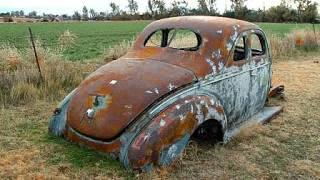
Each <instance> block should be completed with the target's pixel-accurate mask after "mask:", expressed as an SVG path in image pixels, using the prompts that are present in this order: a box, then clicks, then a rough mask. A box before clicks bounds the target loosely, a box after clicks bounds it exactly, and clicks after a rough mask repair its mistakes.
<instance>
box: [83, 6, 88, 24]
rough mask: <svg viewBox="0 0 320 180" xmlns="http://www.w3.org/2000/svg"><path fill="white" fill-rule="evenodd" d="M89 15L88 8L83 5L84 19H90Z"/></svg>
mask: <svg viewBox="0 0 320 180" xmlns="http://www.w3.org/2000/svg"><path fill="white" fill-rule="evenodd" d="M88 19H89V15H88V8H87V7H86V6H83V8H82V20H84V21H88Z"/></svg>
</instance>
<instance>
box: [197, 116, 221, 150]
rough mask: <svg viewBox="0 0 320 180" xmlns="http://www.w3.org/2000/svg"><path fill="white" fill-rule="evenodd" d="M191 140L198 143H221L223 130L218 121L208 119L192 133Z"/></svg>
mask: <svg viewBox="0 0 320 180" xmlns="http://www.w3.org/2000/svg"><path fill="white" fill-rule="evenodd" d="M191 138H192V139H193V140H195V141H197V142H200V143H210V144H217V143H219V142H222V141H223V129H222V125H221V123H220V122H219V121H217V120H215V119H210V120H207V121H205V122H204V123H202V124H201V125H200V126H198V128H197V129H196V130H195V131H194V133H193V134H192V136H191Z"/></svg>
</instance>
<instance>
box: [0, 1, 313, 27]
mask: <svg viewBox="0 0 320 180" xmlns="http://www.w3.org/2000/svg"><path fill="white" fill-rule="evenodd" d="M229 1H230V2H231V7H230V9H229V10H226V11H225V12H224V13H219V12H218V10H217V6H216V0H197V2H198V5H197V7H189V4H188V2H187V1H186V0H175V1H173V2H172V3H171V4H170V5H169V6H166V3H165V1H164V0H148V10H147V11H146V12H143V13H139V12H138V8H139V6H138V2H137V1H136V0H128V2H127V8H126V10H123V9H120V7H119V5H117V4H116V3H115V2H111V3H110V4H109V6H110V9H111V11H110V12H108V13H107V12H96V11H95V10H94V9H88V8H87V7H86V6H84V7H83V9H82V12H79V11H75V12H74V13H73V15H72V16H69V15H67V14H64V15H61V16H59V17H61V18H63V19H64V20H78V21H88V20H96V21H99V20H151V19H161V18H166V17H174V16H186V15H209V16H224V17H231V18H237V19H242V20H247V21H256V22H276V23H281V22H301V23H302V22H311V23H314V22H316V21H317V20H318V19H319V17H318V16H319V14H318V9H317V6H318V4H317V3H316V2H313V1H311V0H281V2H280V4H279V5H277V6H273V7H271V8H269V9H265V8H263V9H258V10H254V9H249V8H248V7H247V6H246V5H245V2H246V0H229ZM0 16H26V17H29V18H51V19H52V18H56V17H57V16H58V15H52V14H43V15H38V14H37V12H36V11H32V12H30V13H28V14H27V15H26V14H25V13H24V12H23V11H13V12H8V13H0Z"/></svg>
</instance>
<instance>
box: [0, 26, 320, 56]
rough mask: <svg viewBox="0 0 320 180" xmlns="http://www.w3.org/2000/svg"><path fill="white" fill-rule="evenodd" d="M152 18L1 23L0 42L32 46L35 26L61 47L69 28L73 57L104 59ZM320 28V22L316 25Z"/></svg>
mask: <svg viewBox="0 0 320 180" xmlns="http://www.w3.org/2000/svg"><path fill="white" fill-rule="evenodd" d="M149 23H150V21H129V22H72V23H34V24H0V34H1V35H0V44H1V43H6V42H8V43H10V44H13V45H15V46H16V47H17V48H18V49H24V48H26V47H29V46H30V45H29V34H28V27H31V28H32V30H33V32H34V34H35V35H36V37H37V39H40V41H41V43H42V45H43V46H44V47H49V48H51V49H53V48H56V47H57V46H58V38H59V36H60V35H61V34H62V33H63V32H64V31H65V30H69V31H71V32H72V33H73V34H74V35H76V36H77V37H76V38H75V45H74V46H72V47H71V48H68V49H67V50H66V51H64V53H63V54H64V57H65V58H67V59H69V60H87V59H93V58H100V57H101V56H102V55H103V53H104V51H105V49H107V48H109V47H110V46H113V45H115V44H117V43H119V42H121V41H123V40H132V39H133V38H134V37H135V36H136V35H138V34H139V33H140V32H141V31H142V30H143V28H144V27H145V26H146V25H147V24H149ZM258 24H259V25H260V26H261V28H262V29H264V30H265V31H266V32H267V33H268V34H280V35H283V34H285V33H289V32H290V31H292V30H296V29H305V28H307V29H311V28H312V25H311V24H276V23H258ZM316 28H317V30H318V31H320V25H316Z"/></svg>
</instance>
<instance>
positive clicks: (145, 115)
mask: <svg viewBox="0 0 320 180" xmlns="http://www.w3.org/2000/svg"><path fill="white" fill-rule="evenodd" d="M159 29H189V30H191V31H193V32H195V33H196V34H198V35H199V36H200V37H201V44H200V46H199V48H198V50H193V51H187V50H179V49H173V48H169V47H145V44H144V43H145V42H146V40H148V38H149V36H150V35H151V34H153V33H154V32H155V31H156V30H159ZM252 34H257V35H259V37H260V38H261V39H264V41H263V42H262V49H263V51H261V52H260V51H256V52H255V53H256V54H254V53H253V49H252V47H251V46H252V42H251V41H252V38H251V35H252ZM240 38H243V40H244V41H245V42H246V43H245V46H246V47H245V48H244V49H243V54H241V55H242V56H243V57H244V58H243V59H240V60H239V61H238V60H235V58H234V55H235V54H236V53H235V52H236V48H237V47H236V46H235V42H237V41H238V40H239V39H240ZM259 53H261V54H259ZM271 74H272V73H271V58H270V54H269V49H268V44H267V42H266V40H265V35H264V33H263V32H262V30H261V29H260V28H259V27H258V26H256V25H254V24H252V23H248V22H245V21H240V20H235V19H228V18H220V17H177V18H169V19H165V20H160V21H156V22H153V23H151V24H150V25H149V26H148V27H147V28H146V29H145V30H144V32H143V33H141V35H140V36H139V37H138V39H137V40H136V42H135V44H134V47H133V48H132V50H130V51H129V52H128V53H127V54H126V55H125V56H124V57H122V58H120V59H119V60H116V61H113V62H111V63H108V64H107V65H105V66H103V67H101V68H100V69H98V70H97V71H96V72H94V73H92V74H91V75H90V76H89V77H88V78H86V80H84V81H83V82H82V83H81V84H80V86H79V87H78V88H77V89H76V90H75V91H73V92H72V93H71V94H70V95H69V96H67V97H66V98H65V100H64V101H63V102H62V103H61V104H60V105H59V108H57V110H56V111H55V114H54V116H53V118H52V120H51V123H50V126H49V131H50V132H51V133H53V134H55V135H58V136H64V137H65V138H66V139H68V140H70V141H72V142H76V143H79V144H83V145H85V146H87V147H89V148H92V149H95V150H97V151H100V152H104V153H112V154H113V155H115V156H116V157H118V158H119V159H120V161H121V162H122V163H123V164H124V166H125V167H127V168H133V169H139V170H140V169H142V170H149V169H150V168H152V167H153V166H155V165H160V166H164V165H169V164H170V163H171V162H172V161H174V159H175V158H176V157H177V156H178V155H179V154H180V153H181V152H182V151H183V148H184V147H185V145H186V144H187V142H188V140H189V138H190V137H191V135H192V134H193V133H194V132H195V131H196V129H197V128H201V125H202V124H203V123H205V122H209V121H212V120H214V121H216V122H218V124H219V125H220V126H221V132H223V141H224V142H228V141H229V140H230V138H231V137H232V136H233V134H234V132H235V130H237V129H238V128H239V126H241V125H242V124H244V123H246V122H247V121H248V119H250V118H251V117H253V116H254V115H255V114H258V115H259V112H260V113H261V112H264V111H263V110H264V109H265V108H264V105H265V101H266V99H267V97H268V93H269V90H270V86H271ZM271 92H272V91H271ZM278 109H279V108H278ZM275 112H276V113H278V112H280V111H273V109H271V111H267V112H266V113H264V114H267V116H266V115H264V116H261V117H267V118H268V119H269V118H271V117H272V116H273V115H275V114H276V113H275ZM259 117H260V116H259Z"/></svg>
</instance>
